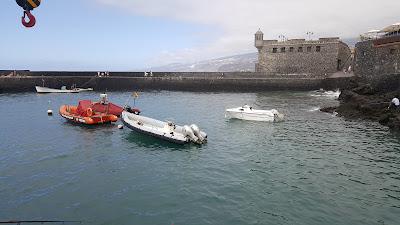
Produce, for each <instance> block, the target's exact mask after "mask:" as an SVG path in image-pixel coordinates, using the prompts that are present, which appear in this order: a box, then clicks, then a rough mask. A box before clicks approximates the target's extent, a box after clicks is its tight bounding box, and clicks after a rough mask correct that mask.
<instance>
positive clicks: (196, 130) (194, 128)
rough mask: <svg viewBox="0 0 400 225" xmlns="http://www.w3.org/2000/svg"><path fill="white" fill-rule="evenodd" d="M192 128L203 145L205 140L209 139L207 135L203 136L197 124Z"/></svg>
mask: <svg viewBox="0 0 400 225" xmlns="http://www.w3.org/2000/svg"><path fill="white" fill-rule="evenodd" d="M190 128H192V130H193V133H194V135H196V137H198V138H199V140H200V142H201V143H203V142H204V139H205V138H207V135H205V136H203V135H202V134H201V131H200V129H199V127H198V126H197V125H196V124H192V125H190ZM203 133H204V132H203Z"/></svg>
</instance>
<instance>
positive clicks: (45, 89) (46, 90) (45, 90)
mask: <svg viewBox="0 0 400 225" xmlns="http://www.w3.org/2000/svg"><path fill="white" fill-rule="evenodd" d="M35 88H36V92H37V93H79V92H83V91H93V88H76V87H75V88H72V89H67V88H66V87H65V86H62V87H61V89H55V88H48V87H40V86H35Z"/></svg>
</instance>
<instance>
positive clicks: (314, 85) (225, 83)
mask: <svg viewBox="0 0 400 225" xmlns="http://www.w3.org/2000/svg"><path fill="white" fill-rule="evenodd" d="M43 82H44V83H45V86H47V87H51V88H60V87H61V86H64V85H65V86H67V87H70V86H72V85H73V84H76V85H77V86H78V87H92V88H94V90H95V91H135V90H136V91H137V90H170V91H212V92H222V91H224V92H225V91H228V92H260V91H272V90H291V91H309V90H317V89H319V88H327V89H336V88H340V87H343V85H345V84H346V83H347V81H345V80H341V81H340V82H339V83H333V82H331V81H329V82H326V81H325V79H316V78H265V77H264V78H226V77H219V78H210V77H183V76H165V77H87V76H82V77H80V76H43V77H42V76H17V77H0V92H3V93H8V92H35V86H42V85H43ZM336 85H338V86H336Z"/></svg>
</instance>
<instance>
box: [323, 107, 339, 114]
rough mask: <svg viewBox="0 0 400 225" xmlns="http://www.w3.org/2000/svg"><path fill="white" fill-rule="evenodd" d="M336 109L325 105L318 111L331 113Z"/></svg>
mask: <svg viewBox="0 0 400 225" xmlns="http://www.w3.org/2000/svg"><path fill="white" fill-rule="evenodd" d="M336 109H337V107H325V108H321V109H320V110H319V111H321V112H326V113H333V112H335V111H336Z"/></svg>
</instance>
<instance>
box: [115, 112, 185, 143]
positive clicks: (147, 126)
mask: <svg viewBox="0 0 400 225" xmlns="http://www.w3.org/2000/svg"><path fill="white" fill-rule="evenodd" d="M121 120H122V122H123V123H124V124H125V126H127V127H128V128H130V129H131V130H133V131H136V132H138V133H142V134H146V135H150V136H153V137H155V138H159V139H162V140H166V141H169V142H172V143H176V144H186V143H189V139H188V138H187V137H185V136H184V135H183V134H181V133H179V132H177V131H176V130H178V129H181V128H180V127H179V126H175V127H177V128H176V129H175V130H172V129H168V128H166V125H167V123H166V122H162V121H159V120H154V119H151V118H148V117H144V116H139V115H136V114H133V113H129V112H126V111H124V112H122V115H121Z"/></svg>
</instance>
